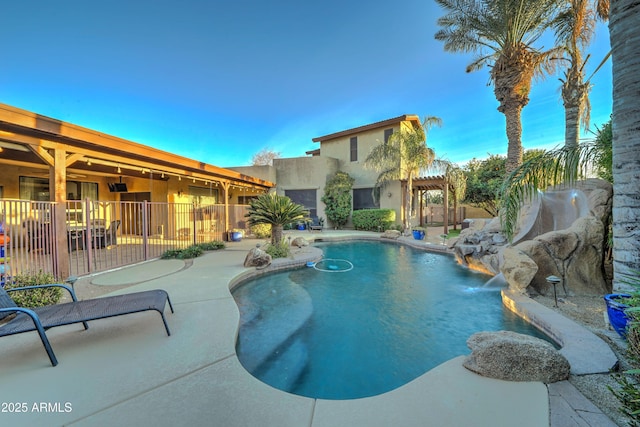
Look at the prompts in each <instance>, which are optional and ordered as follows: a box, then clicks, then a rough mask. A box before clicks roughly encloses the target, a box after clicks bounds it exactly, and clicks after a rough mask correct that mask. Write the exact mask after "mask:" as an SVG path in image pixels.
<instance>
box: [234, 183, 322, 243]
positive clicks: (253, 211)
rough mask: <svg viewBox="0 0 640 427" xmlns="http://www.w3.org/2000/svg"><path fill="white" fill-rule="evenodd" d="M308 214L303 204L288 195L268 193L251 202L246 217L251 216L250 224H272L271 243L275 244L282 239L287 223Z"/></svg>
mask: <svg viewBox="0 0 640 427" xmlns="http://www.w3.org/2000/svg"><path fill="white" fill-rule="evenodd" d="M307 215H309V213H308V212H307V211H306V210H305V208H304V207H303V206H302V205H299V204H297V203H293V202H292V201H291V199H290V198H288V197H287V196H280V195H278V194H276V193H267V194H262V195H260V196H258V197H256V198H255V199H252V200H251V201H250V202H249V210H248V212H247V214H246V215H245V217H247V218H249V221H248V222H249V225H258V224H270V225H271V243H272V244H274V245H275V244H278V243H280V241H281V240H282V229H283V227H284V226H285V225H286V224H290V223H292V222H294V221H295V220H298V219H301V218H304V217H305V216H307Z"/></svg>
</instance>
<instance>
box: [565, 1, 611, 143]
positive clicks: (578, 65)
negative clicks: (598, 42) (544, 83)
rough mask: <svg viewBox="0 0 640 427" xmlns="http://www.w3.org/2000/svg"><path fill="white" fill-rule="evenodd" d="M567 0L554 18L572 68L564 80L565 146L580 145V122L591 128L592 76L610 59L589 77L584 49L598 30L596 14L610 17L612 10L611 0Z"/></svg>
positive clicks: (568, 68)
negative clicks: (590, 97)
mask: <svg viewBox="0 0 640 427" xmlns="http://www.w3.org/2000/svg"><path fill="white" fill-rule="evenodd" d="M592 1H593V0H566V1H565V6H566V8H565V9H564V10H562V11H560V13H559V14H558V15H557V17H556V18H555V19H554V22H553V27H554V30H555V33H556V39H557V43H558V45H559V46H561V47H562V48H563V49H564V50H565V53H566V56H567V58H566V59H567V61H568V64H569V65H568V67H567V70H566V71H565V72H564V75H565V76H564V79H560V81H561V82H562V102H563V104H564V110H565V145H567V146H574V145H578V143H579V138H580V122H581V121H582V124H583V127H584V128H585V129H587V128H588V127H589V116H590V114H589V113H590V110H591V106H590V104H589V91H590V90H591V83H590V81H591V77H593V75H594V74H595V73H596V72H597V71H598V70H599V69H600V67H601V66H602V65H603V64H604V62H606V61H607V59H608V58H609V55H607V56H606V57H605V58H604V59H603V60H602V62H601V63H600V65H599V66H598V67H597V68H596V70H595V71H594V73H593V74H592V75H591V76H590V77H589V78H588V79H585V73H584V68H585V65H586V63H587V61H588V59H589V55H587V57H586V58H584V59H583V51H584V50H585V48H586V47H587V46H588V45H589V44H590V43H591V39H592V38H593V34H594V32H595V26H596V17H599V18H600V19H602V20H606V19H607V17H608V12H609V1H608V0H595V1H593V3H592Z"/></svg>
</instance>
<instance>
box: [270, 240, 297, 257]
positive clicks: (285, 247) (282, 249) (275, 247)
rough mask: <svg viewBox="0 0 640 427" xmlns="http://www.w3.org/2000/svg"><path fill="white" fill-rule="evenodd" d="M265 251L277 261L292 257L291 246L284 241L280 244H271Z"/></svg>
mask: <svg viewBox="0 0 640 427" xmlns="http://www.w3.org/2000/svg"><path fill="white" fill-rule="evenodd" d="M264 251H265V252H266V253H268V254H269V255H271V258H273V259H276V258H288V257H290V256H291V248H290V247H289V244H288V243H287V242H286V241H285V240H284V239H283V240H281V241H280V243H276V244H273V243H269V244H268V245H267V246H266V247H265V248H264Z"/></svg>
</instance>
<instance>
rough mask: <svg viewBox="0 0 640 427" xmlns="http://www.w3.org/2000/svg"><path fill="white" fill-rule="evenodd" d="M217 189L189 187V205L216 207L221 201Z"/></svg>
mask: <svg viewBox="0 0 640 427" xmlns="http://www.w3.org/2000/svg"><path fill="white" fill-rule="evenodd" d="M219 200H220V199H219V197H218V189H217V188H205V187H196V186H193V185H190V186H189V203H195V204H196V205H202V206H206V205H215V204H217V203H218V201H219Z"/></svg>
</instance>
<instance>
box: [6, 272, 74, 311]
mask: <svg viewBox="0 0 640 427" xmlns="http://www.w3.org/2000/svg"><path fill="white" fill-rule="evenodd" d="M51 283H59V282H58V280H56V278H55V276H54V275H53V274H51V273H45V272H44V271H42V270H40V271H38V272H37V273H28V272H27V273H20V274H17V275H15V276H13V281H12V283H7V284H6V285H5V288H6V289H11V288H21V287H24V286H36V285H48V284H51ZM10 296H11V298H12V299H13V300H14V301H15V302H16V304H17V305H19V306H21V307H27V308H35V307H42V306H45V305H52V304H57V303H58V301H60V297H61V296H62V289H61V288H58V287H54V288H44V289H33V290H30V291H19V292H11V293H10Z"/></svg>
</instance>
